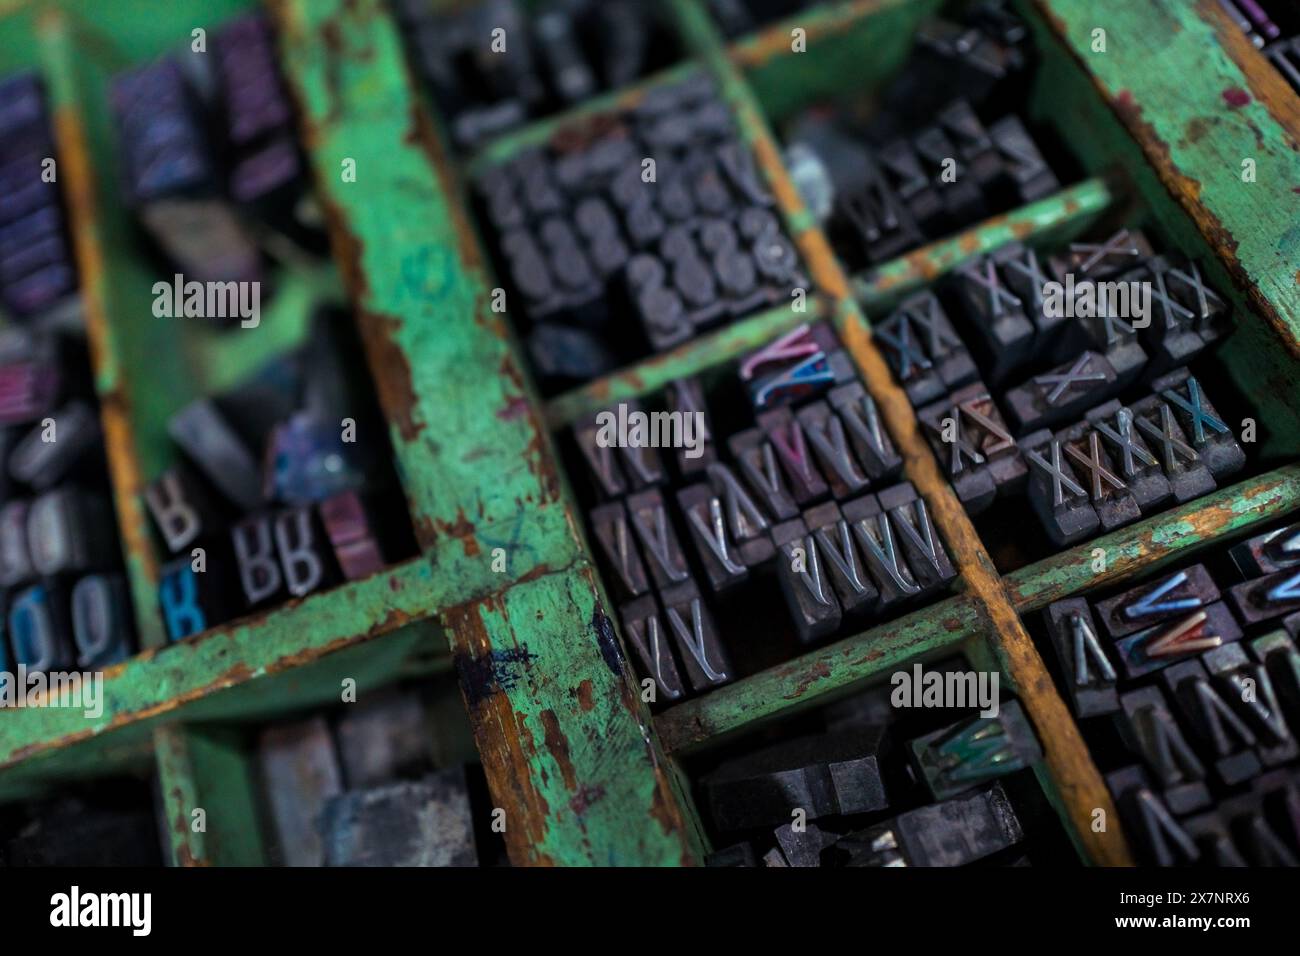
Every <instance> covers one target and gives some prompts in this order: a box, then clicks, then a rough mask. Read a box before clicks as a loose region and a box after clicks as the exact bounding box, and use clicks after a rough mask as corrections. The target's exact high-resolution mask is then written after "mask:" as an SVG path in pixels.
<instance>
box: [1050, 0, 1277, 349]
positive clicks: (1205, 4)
mask: <svg viewBox="0 0 1300 956" xmlns="http://www.w3.org/2000/svg"><path fill="white" fill-rule="evenodd" d="M1039 6H1040V7H1041V8H1043V9H1044V10H1045V11H1046V12H1047V14H1048V16H1049V17H1050V18H1051V20H1052V23H1053V24H1054V25H1055V26H1056V28H1057V29H1058V30H1059V31H1062V32H1063V33H1064V36H1065V37H1066V40H1067V42H1068V44H1069V46H1070V47H1071V48H1072V50H1073V52H1074V54H1075V56H1076V57H1077V58H1078V59H1079V60H1080V61H1081V62H1082V64H1083V66H1084V68H1085V69H1087V70H1088V71H1089V72H1090V73H1091V75H1092V76H1093V77H1094V78H1095V80H1096V83H1097V86H1098V88H1099V89H1100V91H1101V93H1102V96H1103V97H1105V98H1106V99H1107V100H1108V101H1109V102H1110V104H1111V106H1112V108H1113V109H1114V110H1115V112H1116V113H1117V114H1118V116H1119V118H1120V119H1121V120H1122V121H1123V122H1124V123H1125V124H1126V125H1127V127H1128V130H1129V132H1130V133H1131V134H1132V135H1133V136H1134V138H1136V139H1137V141H1138V142H1139V143H1140V145H1141V146H1142V147H1143V149H1145V150H1146V152H1147V157H1148V160H1149V161H1150V162H1152V163H1153V164H1154V165H1155V167H1156V170H1157V172H1158V173H1159V174H1160V176H1161V179H1162V180H1163V181H1164V183H1165V186H1166V187H1167V188H1168V189H1169V190H1170V191H1171V192H1172V193H1173V194H1174V195H1175V196H1176V197H1177V198H1178V200H1179V201H1180V202H1181V203H1182V204H1183V206H1184V207H1185V208H1186V209H1187V210H1188V212H1189V213H1190V214H1191V215H1192V216H1193V217H1194V218H1195V219H1196V220H1197V223H1198V225H1200V227H1201V230H1202V232H1203V233H1204V235H1205V238H1206V240H1207V241H1208V242H1209V243H1210V244H1211V245H1212V246H1214V247H1215V248H1216V249H1217V250H1218V251H1219V253H1220V254H1221V255H1223V256H1224V257H1225V259H1226V260H1227V262H1228V266H1229V270H1230V271H1231V272H1232V273H1233V275H1234V278H1235V279H1237V280H1238V282H1240V283H1242V284H1244V285H1247V286H1253V287H1254V288H1255V289H1256V290H1257V296H1256V301H1257V304H1260V305H1263V306H1265V307H1266V308H1267V309H1268V310H1269V311H1270V312H1271V313H1272V320H1273V321H1275V322H1277V323H1278V326H1279V331H1280V332H1281V333H1283V334H1285V335H1286V336H1287V338H1288V339H1289V343H1288V347H1290V348H1291V349H1292V350H1293V351H1294V352H1296V354H1297V355H1300V281H1297V276H1296V272H1297V270H1298V269H1300V233H1297V230H1296V223H1297V222H1298V221H1300V192H1297V189H1298V188H1300V152H1298V151H1297V145H1298V144H1297V136H1300V99H1297V97H1296V95H1295V94H1294V93H1293V92H1292V91H1291V90H1290V89H1289V88H1287V87H1286V84H1285V81H1283V80H1282V78H1281V77H1280V76H1277V75H1276V72H1275V71H1273V70H1272V69H1271V68H1268V67H1267V64H1265V62H1264V61H1263V59H1262V58H1258V59H1257V60H1256V64H1257V65H1258V66H1260V67H1263V69H1261V70H1260V71H1259V72H1258V73H1257V74H1250V75H1248V74H1247V73H1245V72H1244V71H1243V69H1242V67H1241V66H1240V65H1239V64H1238V63H1237V62H1236V61H1234V59H1233V57H1232V56H1231V55H1230V49H1231V48H1232V47H1233V46H1236V47H1238V48H1240V47H1246V46H1249V42H1248V41H1247V40H1246V38H1245V37H1244V36H1243V35H1242V33H1241V30H1240V29H1237V28H1235V27H1233V26H1232V24H1231V23H1230V22H1229V21H1228V19H1227V18H1226V17H1224V16H1223V13H1222V11H1221V10H1220V9H1219V5H1218V4H1217V3H1216V2H1215V0H1196V2H1192V3H1169V4H1164V3H1160V4H1157V3H1129V2H1125V0H1040V3H1039ZM1097 28H1102V29H1105V30H1106V35H1107V45H1106V51H1105V52H1104V53H1101V52H1093V49H1092V47H1093V40H1092V31H1093V30H1094V29H1097ZM1247 158H1250V159H1254V160H1255V163H1256V173H1257V176H1256V181H1255V182H1244V181H1243V180H1242V160H1243V159H1247Z"/></svg>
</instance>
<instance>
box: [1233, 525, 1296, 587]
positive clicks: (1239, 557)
mask: <svg viewBox="0 0 1300 956" xmlns="http://www.w3.org/2000/svg"><path fill="white" fill-rule="evenodd" d="M1231 554H1232V559H1233V561H1235V562H1236V564H1237V567H1238V569H1240V571H1241V572H1242V574H1243V575H1245V576H1246V577H1263V576H1265V575H1269V574H1274V573H1275V572H1277V571H1282V570H1285V569H1287V568H1291V567H1295V566H1297V565H1300V524H1295V525H1290V526H1288V527H1286V528H1279V529H1277V530H1276V531H1266V532H1265V533H1264V534H1260V535H1256V536H1255V537H1253V538H1250V539H1249V540H1247V541H1244V542H1243V543H1241V544H1239V545H1236V546H1235V547H1233V548H1232V550H1231Z"/></svg>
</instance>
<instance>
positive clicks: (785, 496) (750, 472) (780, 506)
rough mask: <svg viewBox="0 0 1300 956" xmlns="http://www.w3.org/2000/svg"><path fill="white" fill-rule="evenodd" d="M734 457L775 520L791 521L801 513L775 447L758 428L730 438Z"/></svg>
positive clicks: (741, 471)
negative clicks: (783, 472)
mask: <svg viewBox="0 0 1300 956" xmlns="http://www.w3.org/2000/svg"><path fill="white" fill-rule="evenodd" d="M728 446H729V447H730V449H731V454H732V457H734V458H735V459H736V461H737V463H738V464H739V467H740V474H741V476H742V477H743V478H744V479H745V483H746V484H747V485H748V486H749V489H750V491H752V492H753V493H754V495H755V496H756V497H757V498H758V500H759V501H760V502H761V503H762V504H763V507H764V508H765V509H766V512H767V515H768V518H769V519H770V520H772V521H788V520H789V519H791V518H793V517H795V516H796V515H798V514H799V506H798V505H797V504H796V503H795V501H794V498H792V497H791V495H790V490H789V487H788V485H787V484H786V481H785V477H784V475H783V474H782V472H781V467H780V463H779V462H778V461H777V457H776V449H775V448H774V447H773V446H772V442H771V441H769V440H768V438H767V436H766V435H765V434H764V433H763V432H762V431H760V430H759V429H757V428H750V429H746V430H745V431H743V432H738V433H737V434H735V435H732V436H731V439H730V440H729V441H728Z"/></svg>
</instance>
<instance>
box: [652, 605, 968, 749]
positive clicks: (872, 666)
mask: <svg viewBox="0 0 1300 956" xmlns="http://www.w3.org/2000/svg"><path fill="white" fill-rule="evenodd" d="M981 620H982V619H981V616H980V612H979V605H978V604H977V602H976V601H974V600H973V599H972V598H970V597H969V596H966V595H958V596H957V597H953V598H950V599H948V600H946V601H943V602H941V603H939V604H935V605H933V606H931V607H928V608H924V609H922V610H920V611H913V612H912V613H911V614H908V615H906V616H904V617H901V618H898V619H897V620H894V621H890V622H888V623H886V624H878V625H876V626H875V627H873V628H871V629H870V630H867V631H864V632H862V633H861V634H855V635H854V636H852V637H846V638H844V639H843V640H839V641H836V642H835V643H834V644H828V645H827V646H825V647H819V648H817V649H816V650H813V651H809V652H808V653H806V654H802V655H800V656H799V657H796V658H795V659H794V660H792V661H788V662H786V663H784V664H778V665H777V666H776V667H770V668H768V669H767V670H765V671H762V672H760V673H758V674H752V675H750V676H749V677H745V678H742V679H741V680H738V681H736V682H735V683H734V684H728V685H726V686H725V687H720V688H718V689H717V690H715V691H711V692H710V693H708V694H706V695H704V696H703V697H696V698H693V699H691V700H687V701H684V702H683V703H680V704H676V705H675V706H673V707H670V708H669V709H668V710H666V711H664V712H663V713H662V714H660V715H659V716H658V717H656V718H655V728H656V729H657V730H658V731H659V736H660V738H662V740H663V743H664V746H665V747H666V748H668V751H669V752H670V753H678V752H683V751H690V750H693V749H696V748H698V747H700V746H703V745H705V744H712V743H716V742H717V741H718V740H719V739H721V738H723V737H724V736H725V735H728V734H733V733H736V732H738V731H742V730H751V729H753V728H755V727H758V726H760V725H762V724H763V723H766V722H768V721H771V720H776V719H778V718H781V717H786V716H789V715H791V714H794V713H797V712H798V711H800V710H803V709H805V708H808V707H812V706H816V705H821V704H826V703H829V702H830V701H832V700H834V699H835V698H836V697H837V696H842V695H845V694H848V693H851V692H852V691H854V690H855V689H860V688H861V687H862V686H864V685H865V684H866V683H867V682H868V681H871V680H872V679H880V678H881V677H883V676H884V675H885V674H887V673H888V672H889V671H891V670H893V669H894V668H897V667H898V666H900V665H902V664H904V663H911V662H912V661H917V660H931V659H934V658H936V657H940V656H942V655H943V654H945V653H956V652H957V649H958V646H959V645H961V644H962V642H964V641H966V640H967V639H968V637H969V636H970V635H971V634H972V633H974V632H976V631H977V629H979V628H980V626H981Z"/></svg>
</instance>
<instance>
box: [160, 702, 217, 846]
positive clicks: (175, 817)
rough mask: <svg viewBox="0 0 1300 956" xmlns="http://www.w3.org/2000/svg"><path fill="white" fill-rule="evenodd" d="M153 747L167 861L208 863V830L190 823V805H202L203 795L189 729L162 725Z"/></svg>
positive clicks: (176, 725) (174, 725) (173, 725)
mask: <svg viewBox="0 0 1300 956" xmlns="http://www.w3.org/2000/svg"><path fill="white" fill-rule="evenodd" d="M153 746H154V763H155V766H156V767H157V771H158V800H159V803H160V808H159V812H160V813H161V815H162V821H161V825H160V829H161V831H162V834H163V837H164V838H165V839H166V841H167V843H166V845H165V846H164V847H163V854H164V857H165V858H166V861H167V864H168V865H169V866H181V867H192V866H206V865H207V862H206V861H207V859H208V853H207V845H206V844H207V833H206V832H202V831H199V832H196V831H195V830H194V828H193V827H192V826H191V825H190V810H189V808H190V807H195V806H198V805H199V795H198V784H197V782H196V778H195V774H194V767H193V764H192V763H191V761H190V750H189V741H188V739H187V736H186V731H185V728H183V727H182V726H181V725H179V724H166V725H164V726H161V727H159V728H158V729H157V730H155V731H154V733H153Z"/></svg>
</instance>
